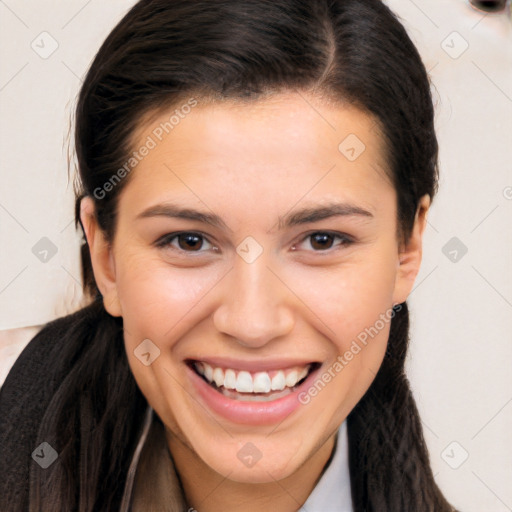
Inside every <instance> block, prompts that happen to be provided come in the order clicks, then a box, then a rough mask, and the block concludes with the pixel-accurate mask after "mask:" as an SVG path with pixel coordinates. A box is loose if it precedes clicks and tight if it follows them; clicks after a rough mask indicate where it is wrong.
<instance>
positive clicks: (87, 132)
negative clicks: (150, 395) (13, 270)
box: [30, 0, 453, 512]
mask: <svg viewBox="0 0 512 512" xmlns="http://www.w3.org/2000/svg"><path fill="white" fill-rule="evenodd" d="M289 90H296V91H304V92H306V91H307V92H309V91H314V92H315V93H316V94H319V95H323V96H325V97H326V98H330V99H334V100H338V101H345V102H348V103H351V104H353V105H355V106H357V107H358V108H360V109H361V110H363V111H365V112H367V113H370V114H371V115H372V116H374V118H375V119H376V120H377V122H378V123H379V125H380V127H381V131H382V133H383V134H384V138H385V141H386V147H387V161H388V167H389V173H390V178H391V179H392V182H393V184H394V186H395V189H396V191H397V197H398V204H397V209H398V225H399V228H400V236H401V237H402V238H403V239H407V237H408V236H409V235H410V231H411V228H412V225H413V221H414V216H415V212H416V208H417V206H418V202H419V199H420V198H421V196H423V195H424V194H429V195H430V197H431V198H432V197H433V196H434V195H435V192H436V187H437V178H438V175H437V153H438V145H437V139H436V135H435V132H434V122H433V117H434V113H433V105H432V98H431V94H430V83H429V79H428V76H427V73H426V71H425V67H424V65H423V63H422V61H421V58H420V56H419V54H418V52H417V50H416V48H415V46H414V45H413V43H412V42H411V40H410V38H409V37H408V35H407V33H406V31H405V29H404V27H403V26H402V25H401V23H400V22H399V21H398V20H397V18H396V17H395V15H394V14H393V13H392V12H391V11H390V10H389V8H388V7H386V6H385V5H384V4H383V3H382V2H381V1H380V0H314V1H311V0H216V1H215V2H212V1H211V0H194V1H190V0H141V1H140V2H138V3H137V4H136V5H135V6H134V7H133V8H132V9H131V10H130V11H129V12H128V13H127V14H126V15H125V16H124V18H123V19H122V20H121V21H120V22H119V23H118V25H117V26H116V27H115V28H114V29H113V30H112V32H111V33H110V35H109V36H108V37H107V39H106V40H105V42H104V43H103V45H102V46H101V48H100V50H99V51H98V53H97V55H96V57H95V59H94V61H93V62H92V64H91V66H90V69H89V70H88V73H87V76H86V77H85V80H84V83H83V86H82V88H81V91H80V95H79V98H78V103H77V108H76V121H75V122H76V129H75V147H76V155H77V161H78V170H79V180H78V187H77V216H76V220H77V224H78V223H79V222H80V221H79V217H78V210H79V208H78V206H79V203H80V200H81V198H82V197H84V196H90V197H92V198H93V199H94V201H95V205H96V212H97V219H98V222H99V225H100V227H101V228H102V229H103V230H104V232H105V234H106V236H107V238H108V239H110V240H111V239H112V237H113V236H114V233H115V219H116V206H117V200H118V197H119V194H120V193H121V191H122V190H123V186H124V185H125V184H126V182H127V181H128V180H129V179H130V174H129V172H128V171H127V172H125V173H122V179H121V180H119V182H118V183H117V182H116V184H115V186H113V187H105V184H106V183H107V182H109V180H112V177H113V176H114V175H116V173H117V176H118V177H119V173H118V170H119V169H122V168H125V170H126V167H124V166H125V165H126V162H127V161H128V160H129V157H130V154H131V152H132V151H133V150H134V148H133V147H132V142H133V140H132V135H133V133H134V131H135V129H136V128H137V126H138V125H139V123H140V120H141V119H142V118H143V116H145V115H146V114H148V113H152V112H153V113H154V112H162V111H163V110H164V109H169V108H170V107H171V106H172V107H173V108H174V107H176V108H178V107H180V105H181V104H182V103H185V102H186V101H187V99H190V98H192V97H194V98H197V99H199V100H209V101H211V100H213V101H222V100H224V99H234V98H238V99H241V100H244V101H253V100H257V99H258V98H261V97H263V96H264V95H265V94H266V93H269V92H279V91H289ZM82 256H83V272H84V283H85V285H86V288H87V290H88V292H89V293H90V295H91V298H92V300H93V301H92V304H91V305H90V306H88V307H87V308H84V309H83V310H82V311H80V312H79V313H77V314H76V315H75V316H74V317H73V318H74V320H73V322H72V324H71V326H70V328H69V331H68V333H67V337H68V338H67V345H66V347H67V348H66V350H65V351H64V353H62V354H60V355H59V357H58V359H57V360H56V361H55V367H56V368H57V367H59V365H60V367H61V368H62V367H64V366H65V367H66V369H67V374H66V377H65V379H64V380H63V381H62V384H61V385H60V386H59V388H58V391H57V393H56V394H55V396H54V397H53V399H52V401H51V403H50V405H49V407H48V409H47V411H46V414H45V416H44V418H43V421H42V424H41V426H40V429H39V434H38V440H41V441H43V440H44V441H48V442H50V444H52V443H54V444H55V447H56V449H57V451H58V452H59V461H58V464H54V465H53V466H51V467H50V468H48V469H47V470H46V472H42V471H41V470H39V469H38V468H37V467H33V470H32V474H31V482H30V511H31V512H36V511H37V512H40V511H47V510H79V511H80V512H92V511H97V510H114V509H115V506H116V505H117V504H118V503H119V500H120V496H121V493H122V487H123V483H124V481H125V479H126V469H127V461H129V459H130V457H131V455H132V453H131V450H133V442H134V440H135V439H136V438H137V435H138V433H139V432H140V428H141V421H142V418H143V414H144V410H145V406H146V402H145V399H144V397H143V396H142V395H141V393H140V391H139V390H138V388H137V386H136V383H135V381H134V379H133V376H132V375H131V373H130V369H129V366H128V363H127V360H126V355H125V353H124V349H123V332H122V319H117V318H113V317H111V316H110V315H108V314H107V313H106V312H105V310H104V308H103V305H102V302H101V296H100V294H99V291H98V289H97V287H96V286H95V283H94V278H93V275H92V272H91V267H90V260H89V255H88V248H87V245H86V243H85V242H84V246H83V252H82ZM408 336H409V316H408V310H407V305H406V304H405V303H404V304H402V305H401V308H400V310H399V311H397V312H396V314H395V316H394V318H393V320H392V322H391V333H390V337H389V343H388V345H389V346H388V350H387V352H386V356H385V358H384V361H383V363H382V366H381V368H380V370H379V372H378V374H377V376H376V378H375V380H374V382H373V383H372V385H371V386H370V388H369V390H368V391H367V393H366V394H365V395H364V397H363V398H362V399H361V400H360V402H359V403H358V404H357V406H356V407H355V408H354V409H353V410H352V412H351V413H350V415H349V417H348V432H349V444H350V449H349V459H350V470H351V485H352V499H353V503H354V510H355V512H370V511H374V512H401V511H403V512H412V511H415V512H418V511H421V512H423V511H425V512H427V511H428V512H430V511H431V512H447V511H450V510H453V509H452V507H451V506H450V505H449V504H448V503H447V501H446V500H445V498H444V497H443V495H442V493H441V492H440V490H439V488H438V486H437V485H436V483H435V481H434V477H433V474H432V470H431V468H430V463H429V456H428V452H427V448H426V445H425V441H424V438H423V433H422V428H421V422H420V419H419V415H418V411H417V409H416V406H415V402H414V398H413V396H412V393H411V390H410V386H409V383H408V381H407V378H406V376H405V372H404V360H405V355H406V352H407V345H408V341H409V338H408ZM55 371H56V370H55ZM49 378H51V375H50V377H49ZM52 446H53V445H52Z"/></svg>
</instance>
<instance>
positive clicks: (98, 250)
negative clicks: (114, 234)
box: [80, 196, 122, 316]
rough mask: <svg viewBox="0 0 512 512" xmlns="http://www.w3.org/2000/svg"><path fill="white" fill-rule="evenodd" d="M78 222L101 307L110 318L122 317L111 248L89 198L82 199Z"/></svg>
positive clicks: (92, 202)
mask: <svg viewBox="0 0 512 512" xmlns="http://www.w3.org/2000/svg"><path fill="white" fill-rule="evenodd" d="M80 220H81V222H82V226H83V227H84V232H85V237H86V238H87V245H88V246H89V252H90V255H91V263H92V268H93V272H94V280H95V281H96V285H97V286H98V289H99V290H100V293H101V295H102V296H103V305H104V307H105V309H106V310H107V311H108V312H109V313H110V314H111V315H112V316H122V315H121V305H120V303H119V298H118V295H117V285H116V272H115V264H114V256H113V253H112V247H111V244H109V243H108V242H107V240H106V239H105V235H104V233H103V231H102V229H101V228H100V227H99V225H98V221H97V220H96V212H95V207H94V201H93V200H92V198H90V197H87V196H86V197H84V198H83V199H82V201H81V203H80Z"/></svg>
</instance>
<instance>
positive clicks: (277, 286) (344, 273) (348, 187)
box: [81, 93, 430, 512]
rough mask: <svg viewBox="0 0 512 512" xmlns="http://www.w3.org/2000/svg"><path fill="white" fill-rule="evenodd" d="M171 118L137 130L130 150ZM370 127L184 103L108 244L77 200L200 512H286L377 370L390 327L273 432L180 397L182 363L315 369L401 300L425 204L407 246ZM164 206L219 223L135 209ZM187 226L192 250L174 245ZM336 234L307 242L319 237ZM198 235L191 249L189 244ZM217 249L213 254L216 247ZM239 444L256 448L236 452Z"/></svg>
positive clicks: (349, 113) (281, 108) (293, 104)
mask: <svg viewBox="0 0 512 512" xmlns="http://www.w3.org/2000/svg"><path fill="white" fill-rule="evenodd" d="M168 118H169V113H165V114H163V115H162V116H160V117H158V118H157V119H156V120H155V119H153V121H152V122H151V123H150V124H149V125H148V123H145V124H141V125H140V129H139V130H138V132H137V133H136V134H135V141H136V143H135V144H134V147H137V148H138V147H140V146H141V145H142V144H143V143H144V141H145V140H146V138H147V136H148V134H151V132H152V130H153V129H154V128H155V126H157V125H158V124H159V123H160V122H162V121H164V120H167V119H168ZM351 133H352V134H356V135H357V137H358V138H359V139H360V140H361V141H363V142H364V144H365V146H366V149H365V151H364V152H363V153H362V154H361V155H360V156H359V157H358V158H357V159H356V160H355V161H349V160H348V159H347V158H346V157H345V156H344V155H343V154H342V153H341V152H340V151H339V150H338V145H339V144H340V142H342V141H343V140H344V139H345V137H347V135H349V134H351ZM385 165H386V162H385V158H384V146H383V142H382V137H381V135H380V133H379V131H378V129H377V128H376V124H375V122H374V120H373V119H372V118H371V117H369V116H368V115H366V114H364V113H363V112H361V111H360V110H357V109H355V108H353V107H350V106H343V105H337V106H333V105H331V104H328V103H327V102H326V101H324V100H320V99H318V98H316V97H314V96H311V95H309V96H307V95H299V94H297V93H280V94H279V95H277V96H274V97H271V98H267V99H265V100H262V101H259V102H257V103H251V104H247V105H240V104H237V103H235V102H225V103H219V104H208V105H202V104H199V105H198V106H196V107H194V108H193V109H192V111H191V113H189V114H188V115H187V116H186V117H185V119H183V120H181V121H180V123H179V124H178V125H176V126H175V127H174V129H173V130H172V132H171V133H170V134H169V135H167V136H166V137H164V138H163V140H162V141H161V142H159V144H158V145H157V146H156V148H154V149H152V150H151V151H150V152H149V154H148V156H146V157H145V158H144V159H143V160H142V161H141V162H140V163H139V164H138V165H137V167H136V168H135V169H134V170H133V171H132V173H131V175H130V178H129V181H128V183H127V184H126V187H125V188H124V189H123V191H122V193H121V195H120V199H119V205H118V219H117V226H116V232H115V236H114V239H113V241H112V243H111V244H109V243H108V242H107V241H106V240H105V238H104V236H103V233H102V232H101V230H100V229H99V228H98V225H97V224H96V221H95V217H94V203H93V201H92V200H91V198H85V199H84V200H83V202H82V212H81V218H82V223H83V225H84V228H85V231H86V236H87V240H88V243H89V247H90V250H91V257H92V263H93V268H94V275H95V278H96V282H97V284H98V286H99V289H100V291H101V293H102V295H103V298H104V304H105V307H106V309H107V311H108V312H109V313H110V314H112V315H114V316H122V317H123V321H124V326H125V346H126V353H127V356H128V360H129V364H130V367H131V369H132V372H133V374H134V377H135V379H136V381H137V383H138V385H139V387H140V389H141V391H142V392H143V394H144V395H145V397H146V398H147V400H148V402H149V403H150V404H151V406H152V407H153V408H154V410H155V411H156V413H157V414H158V415H159V417H160V418H161V419H162V421H163V422H164V424H165V426H166V430H167V440H168V445H169V448H170V450H171V453H172V455H173V458H174V461H175V464H176V467H177V470H178V472H179V475H180V478H181V480H182V482H183V485H184V488H185V492H186V497H187V501H188V503H189V505H190V506H193V507H195V508H196V509H197V510H199V511H200V512H209V511H215V510H225V511H231V510H233V511H234V510H239V509H240V506H241V505H242V504H244V503H251V510H253V511H258V510H262V511H263V510H269V506H270V504H271V508H272V510H282V511H295V510H297V509H298V508H300V506H301V505H302V504H303V503H304V502H305V501H306V499H307V497H308V495H309V494H310V493H311V491H312V489H313V488H314V486H315V484H316V482H317V481H318V478H319V476H320V474H321V472H322V469H323V468H324V466H325V463H326V462H327V460H328V458H329V456H330V454H331V452H332V449H333V446H334V440H335V434H336V432H337V429H338V427H339V426H340V424H341V423H342V422H343V421H344V420H345V418H346V417H347V415H348V414H349V412H350V411H351V410H352V409H353V407H354V406H355V405H356V404H357V402H358V401H359V400H360V399H361V397H362V396H363V394H364V393H365V391H366V390H367V389H368V387H369V386H370V384H371V382H372V381H373V379H374V377H375V374H376V373H377V371H378V368H379V366H380V365H381V363H382V360H383V357H384V353H385V350H386V345H387V340H388V336H389V323H386V324H385V327H384V328H383V329H381V330H380V331H379V333H378V335H377V336H375V337H374V338H373V339H372V340H371V342H370V343H368V345H367V346H366V347H364V349H363V350H361V352H360V353H359V354H357V356H355V357H354V358H353V359H352V361H350V362H349V364H347V365H346V366H345V367H344V368H343V371H341V372H339V373H338V374H337V375H336V377H335V378H334V379H332V380H331V382H330V383H329V384H328V385H327V386H325V388H324V389H323V390H322V391H321V392H320V393H318V395H317V396H316V397H314V398H312V399H311V401H310V402H309V403H308V404H307V405H302V406H301V407H299V408H298V409H297V410H296V411H294V412H293V413H292V414H291V415H290V416H288V417H287V418H286V419H285V420H284V421H283V422H282V423H280V424H279V425H271V426H250V425H241V424H235V423H232V422H229V421H227V420H226V419H224V418H222V417H219V416H215V414H213V413H212V412H211V411H207V410H206V409H205V407H203V406H202V405H201V404H200V403H199V402H198V400H197V397H196V396H195V395H194V394H193V392H192V390H191V386H190V382H189V380H188V379H187V377H186V374H185V364H184V360H185V359H187V358H191V357H192V358H196V359H200V358H201V356H204V357H212V356H219V355H220V356H230V357H233V358H239V359H244V360H262V359H274V358H281V357H284V358H290V357H296V358H299V357H300V358H305V359H309V360H311V361H320V362H322V364H323V367H322V369H321V372H322V371H325V370H327V369H328V368H329V367H332V365H333V363H334V362H335V361H336V358H337V357H338V356H340V355H343V354H344V353H345V352H346V350H348V349H349V347H350V345H351V342H352V341H353V340H354V339H356V337H357V335H358V334H359V333H360V332H362V331H364V329H365V328H367V327H369V326H372V325H374V324H375V322H376V321H377V320H378V319H379V315H381V314H382V313H385V312H386V311H389V310H390V308H392V306H393V305H394V304H399V303H402V302H404V301H405V300H406V298H407V296H408V294H409V293H410V291H411V289H412V286H413V283H414V280H415V277H416V275H417V273H418V270H419V267H420V262H421V252H422V237H423V232H424V228H425V222H426V213H427V211H428V208H429V205H430V201H429V197H428V196H425V197H423V198H422V199H421V201H420V204H419V207H418V211H417V213H416V218H415V223H414V228H413V231H412V234H411V236H410V238H409V240H408V242H407V243H406V244H405V245H402V244H400V243H399V241H398V240H397V237H396V232H397V221H396V215H397V209H396V202H397V198H396V192H395V190H394V188H393V186H392V184H391V183H390V181H389V179H388V177H387V176H386V173H385V171H384V169H385ZM166 202H167V203H168V202H173V203H178V204H179V205H180V206H186V207H189V208H196V209H200V210H202V211H205V212H208V213H215V214H217V215H219V216H220V217H221V218H222V219H223V220H224V222H225V224H226V227H217V226H211V225H208V224H206V223H204V222H199V221H195V220H185V219H177V218H170V217H165V216H152V217H147V218H138V216H139V215H140V214H141V212H143V211H144V210H146V209H147V208H149V207H151V206H154V205H156V204H162V203H166ZM330 202H343V203H350V204H352V205H356V206H358V207H360V208H363V209H365V210H367V211H369V212H370V213H371V214H372V216H371V217H370V216H363V215H352V216H347V215H345V216H334V217H331V218H326V219H323V220H319V221H316V222H309V223H307V224H302V225H296V226H291V227H285V228H283V229H281V230H279V229H278V220H279V218H280V217H284V216H285V215H286V214H288V213H290V212H292V213H293V212H295V211H298V210H299V209H301V208H304V207H306V206H308V207H317V206H324V205H325V204H326V203H330ZM175 231H184V232H194V233H197V232H200V233H201V234H203V235H204V237H205V238H203V239H201V238H200V239H199V241H198V242H197V244H196V246H197V247H198V249H196V250H195V251H194V250H190V249H188V252H187V245H186V243H184V242H182V243H181V245H180V241H179V239H178V238H174V239H173V240H172V242H169V243H168V244H167V246H166V247H156V246H155V242H156V241H157V240H158V239H160V238H161V237H162V236H164V235H166V234H169V233H173V232H175ZM326 231H327V232H337V233H340V234H342V235H343V234H345V235H348V236H349V237H350V240H352V243H350V244H343V243H341V242H342V241H343V240H344V239H343V238H337V237H336V236H334V237H333V238H332V239H331V238H329V237H328V238H327V245H326V246H321V245H320V246H319V244H318V243H315V240H314V239H312V237H311V235H312V234H314V233H315V232H316V233H318V232H326ZM247 236H251V237H253V238H254V239H255V240H256V241H257V243H258V244H259V245H260V246H261V247H262V248H263V253H262V254H261V255H260V256H259V257H258V258H257V259H256V260H255V261H253V262H252V263H247V262H246V261H245V260H244V259H243V258H241V257H240V256H239V255H238V254H237V252H236V248H237V246H238V245H239V244H240V243H241V242H242V241H243V240H244V239H245V238H246V237H247ZM201 242H202V245H201ZM214 248H216V249H214ZM144 339H150V340H152V342H153V343H155V344H156V345H157V346H158V347H159V349H160V351H161V353H160V356H159V357H158V358H157V359H156V360H155V361H154V362H153V363H152V364H151V365H150V366H144V365H143V364H141V363H140V361H139V360H138V359H137V358H136V357H135V355H134V350H135V349H136V347H137V346H138V345H139V344H140V343H141V341H142V340H144ZM248 442H251V443H252V444H254V445H255V446H256V447H257V449H258V450H259V451H260V452H261V454H262V457H261V459H260V460H259V461H258V463H257V464H256V465H254V466H252V467H250V468H249V467H246V466H245V465H244V464H242V463H241V462H240V460H239V459H238V458H237V456H236V455H237V452H238V450H240V448H241V447H243V446H244V445H245V444H246V443H248Z"/></svg>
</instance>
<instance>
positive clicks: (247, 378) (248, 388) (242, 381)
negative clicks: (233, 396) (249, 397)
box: [236, 372, 253, 393]
mask: <svg viewBox="0 0 512 512" xmlns="http://www.w3.org/2000/svg"><path fill="white" fill-rule="evenodd" d="M236 390H237V391H238V392H239V393H252V392H253V384H252V377H251V374H250V373H249V372H238V377H237V378H236Z"/></svg>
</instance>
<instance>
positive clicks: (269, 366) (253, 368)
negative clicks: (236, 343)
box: [188, 357, 318, 372]
mask: <svg viewBox="0 0 512 512" xmlns="http://www.w3.org/2000/svg"><path fill="white" fill-rule="evenodd" d="M188 361H189V362H199V361H201V362H203V363H207V364H209V365H210V366H211V367H212V368H231V369H233V370H245V371H248V372H265V371H271V370H285V369H286V368H291V367H293V366H307V365H308V364H315V363H318V361H316V360H314V359H289V358H282V359H272V360H259V361H258V360H254V361H251V360H244V359H234V358H230V357H193V358H188Z"/></svg>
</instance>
